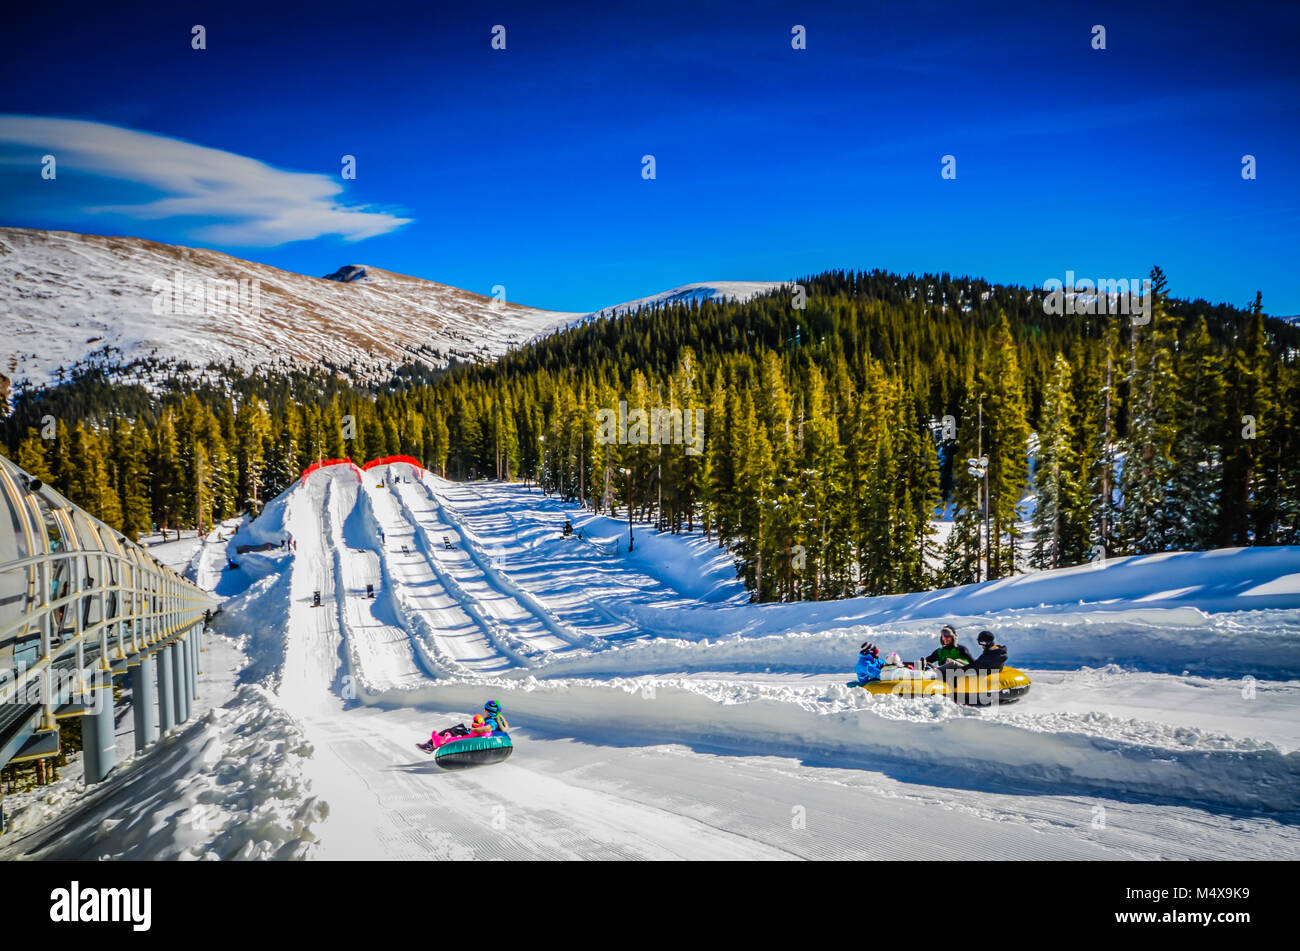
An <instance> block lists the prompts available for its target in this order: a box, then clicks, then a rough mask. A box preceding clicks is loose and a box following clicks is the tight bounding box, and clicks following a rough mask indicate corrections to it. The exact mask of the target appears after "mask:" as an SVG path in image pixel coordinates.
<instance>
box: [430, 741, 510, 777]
mask: <svg viewBox="0 0 1300 951" xmlns="http://www.w3.org/2000/svg"><path fill="white" fill-rule="evenodd" d="M514 751H515V745H514V744H513V743H512V742H510V737H509V736H508V735H506V734H505V733H498V734H496V735H494V736H468V737H466V738H465V739H463V740H456V741H455V742H453V743H447V744H445V745H443V746H440V747H438V751H437V752H436V753H434V754H433V761H434V762H435V763H437V764H438V765H439V766H441V767H442V768H443V769H469V768H470V767H472V766H491V765H492V764H493V763H500V762H501V761H502V760H505V759H508V758H509V757H510V754H511V753H513V752H514Z"/></svg>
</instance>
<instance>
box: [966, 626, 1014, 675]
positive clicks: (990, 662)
mask: <svg viewBox="0 0 1300 951" xmlns="http://www.w3.org/2000/svg"><path fill="white" fill-rule="evenodd" d="M976 640H977V641H978V642H979V645H980V647H982V648H983V649H984V652H983V653H982V654H980V655H979V656H978V657H976V658H975V659H974V660H973V661H971V663H970V666H969V667H967V668H966V669H967V670H978V671H993V670H1001V669H1002V668H1003V667H1005V666H1006V665H1007V649H1006V647H1005V646H1004V645H1002V644H997V643H994V638H993V634H992V632H991V631H980V635H979V637H977V638H976Z"/></svg>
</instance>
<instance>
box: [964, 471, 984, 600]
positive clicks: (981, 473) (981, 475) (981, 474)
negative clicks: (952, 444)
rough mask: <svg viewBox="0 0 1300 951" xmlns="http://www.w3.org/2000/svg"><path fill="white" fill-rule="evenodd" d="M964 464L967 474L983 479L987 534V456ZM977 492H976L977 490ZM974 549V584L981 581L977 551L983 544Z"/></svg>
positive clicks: (978, 552)
mask: <svg viewBox="0 0 1300 951" xmlns="http://www.w3.org/2000/svg"><path fill="white" fill-rule="evenodd" d="M966 462H967V464H968V465H969V466H970V468H968V469H967V470H966V471H967V472H969V473H970V474H971V475H973V476H974V477H975V478H976V479H983V480H984V506H985V508H984V522H985V526H984V530H985V533H986V534H987V532H988V524H987V523H988V496H989V457H988V456H980V457H979V458H978V459H967V460H966ZM977 491H978V490H977ZM975 547H976V552H975V581H976V583H978V582H979V581H980V580H981V579H980V551H979V549H981V548H983V544H979V545H976V546H975Z"/></svg>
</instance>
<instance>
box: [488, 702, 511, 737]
mask: <svg viewBox="0 0 1300 951" xmlns="http://www.w3.org/2000/svg"><path fill="white" fill-rule="evenodd" d="M483 719H484V720H486V721H487V723H488V725H489V726H491V727H492V732H493V733H505V732H506V730H508V729H510V724H509V723H507V722H506V716H505V714H504V713H502V712H501V704H499V703H497V702H496V701H495V700H489V701H488V702H487V703H485V704H483Z"/></svg>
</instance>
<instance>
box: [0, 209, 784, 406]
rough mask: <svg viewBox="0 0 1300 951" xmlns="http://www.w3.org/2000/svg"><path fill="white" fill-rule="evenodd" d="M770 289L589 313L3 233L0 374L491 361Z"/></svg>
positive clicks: (14, 378)
mask: <svg viewBox="0 0 1300 951" xmlns="http://www.w3.org/2000/svg"><path fill="white" fill-rule="evenodd" d="M178 276H179V280H178ZM781 286H783V285H781V284H778V283H772V282H763V281H719V282H714V283H709V284H688V285H686V286H684V287H678V288H674V289H673V290H670V291H665V292H664V293H662V294H656V295H654V296H652V297H646V298H642V299H640V300H635V301H628V302H626V303H623V304H619V305H617V306H615V307H610V308H605V309H603V310H600V311H597V312H595V313H591V314H580V313H563V312H558V311H548V310H538V309H536V308H532V307H525V306H523V305H520V304H515V303H511V302H508V301H504V302H498V301H496V300H494V299H492V298H490V297H484V296H482V295H480V294H474V293H471V292H469V291H465V290H460V289H459V288H455V287H450V286H448V285H446V284H438V283H436V282H434V281H427V280H423V279H421V278H416V277H408V276H406V275H403V274H394V273H392V272H390V271H384V270H381V269H380V268H376V267H372V266H370V265H360V264H349V265H345V266H343V267H341V268H339V269H338V270H336V271H334V272H332V273H330V274H328V275H326V276H324V277H308V276H305V275H302V274H293V273H291V272H288V271H282V270H279V269H278V268H273V267H268V266H266V265H263V264H256V263H254V262H251V261H244V260H241V259H239V258H235V257H231V256H229V255H225V254H220V253H218V252H216V251H208V250H202V249H196V248H183V247H178V246H174V245H167V244H159V243H157V242H154V241H146V240H143V239H140V238H125V237H104V236H99V235H83V234H72V233H69V232H63V231H37V230H32V229H26V228H0V336H2V337H3V338H4V339H5V341H6V347H5V354H6V355H5V357H4V358H3V360H2V361H0V375H3V376H4V377H7V378H8V379H9V380H10V382H11V383H12V384H14V385H17V384H19V383H21V382H23V381H27V382H28V383H29V384H31V385H35V386H42V385H46V384H49V383H53V382H57V381H58V378H59V373H58V371H59V368H63V369H64V371H70V370H71V369H72V367H73V366H74V365H76V364H79V363H82V362H87V363H94V364H97V365H106V366H119V365H125V364H129V363H131V362H132V361H134V360H138V359H147V358H151V357H152V358H157V359H158V360H159V361H162V362H165V363H169V362H178V361H184V362H187V363H189V364H191V365H192V366H195V367H202V366H205V365H207V364H209V363H218V364H225V363H227V362H233V363H234V364H235V365H236V366H237V367H239V368H241V369H244V370H248V369H252V368H254V367H262V366H268V365H278V366H290V365H295V364H297V365H312V364H319V363H320V361H321V358H322V357H328V359H329V361H330V363H331V364H332V365H334V366H336V367H344V368H348V370H349V371H350V372H351V373H353V375H354V376H357V377H359V378H363V379H368V378H375V377H378V376H382V375H385V374H386V373H387V372H388V371H391V370H392V369H394V368H395V367H397V366H400V365H401V364H403V363H419V364H424V365H426V366H430V367H440V366H445V365H446V364H447V363H448V362H449V361H451V360H453V359H454V360H461V361H469V360H481V359H488V358H492V357H495V356H499V355H500V354H502V353H504V352H505V351H506V350H508V349H510V348H511V347H513V346H517V345H520V344H522V343H525V342H527V341H529V340H532V339H535V338H537V337H540V336H544V335H545V334H546V333H548V332H550V331H552V330H555V329H558V328H560V327H564V326H568V325H571V324H573V323H575V322H580V321H586V320H593V319H597V318H599V317H605V316H613V315H616V314H622V313H627V312H629V311H634V310H636V309H637V308H638V307H646V306H656V305H661V304H664V303H668V302H676V301H688V300H705V299H713V298H724V297H725V298H734V299H737V300H748V299H750V298H751V297H753V296H755V295H757V294H761V293H765V292H766V291H769V290H771V289H772V288H776V287H781ZM177 287H180V288H182V289H181V291H180V292H177V291H176V288H177ZM254 287H255V290H254Z"/></svg>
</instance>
